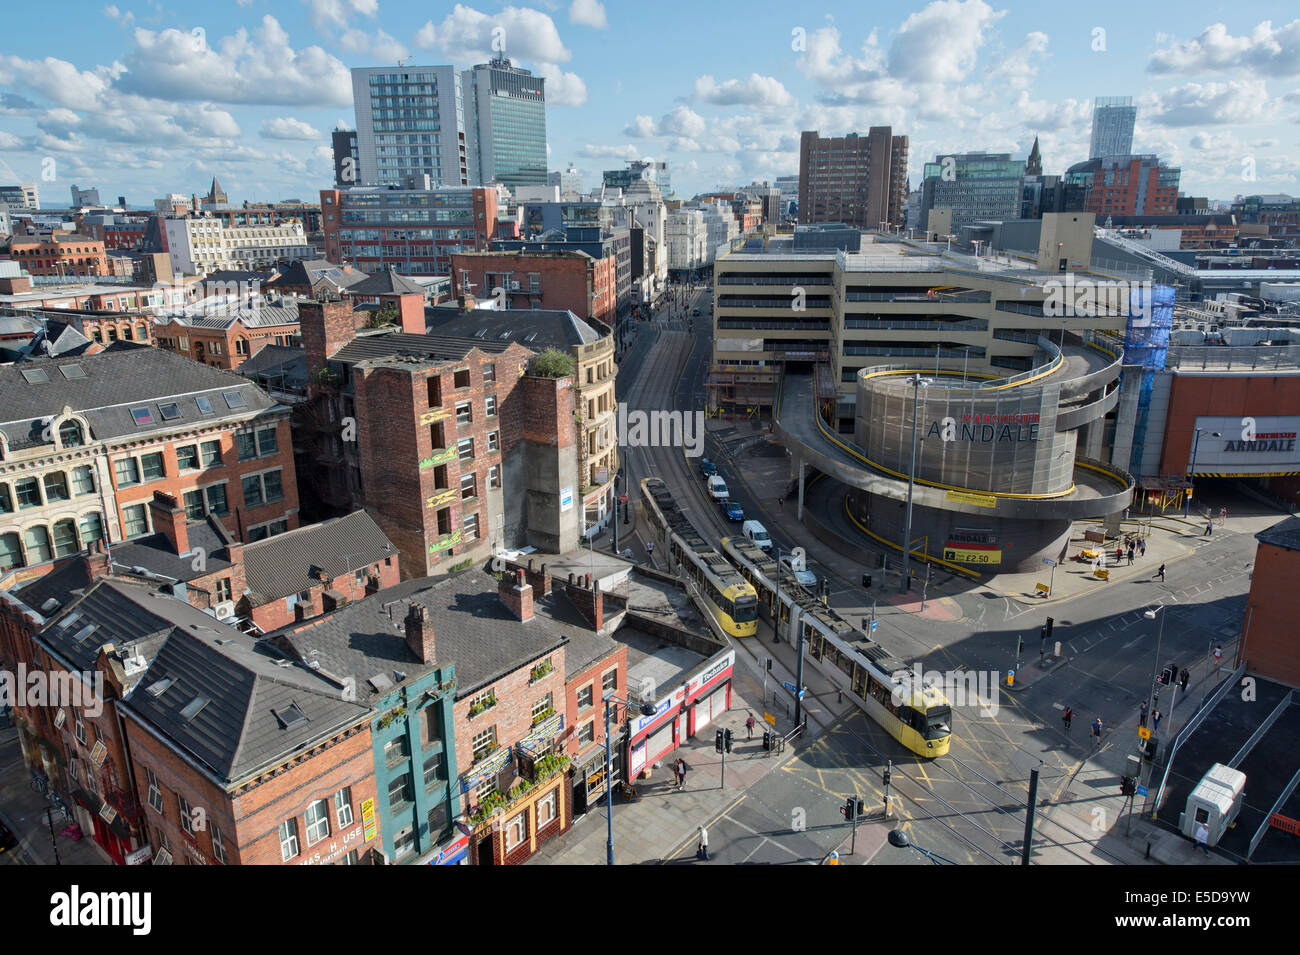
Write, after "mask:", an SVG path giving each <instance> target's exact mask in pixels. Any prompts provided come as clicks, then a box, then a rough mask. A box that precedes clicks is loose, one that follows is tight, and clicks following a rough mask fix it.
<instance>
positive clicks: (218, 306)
mask: <svg viewBox="0 0 1300 955" xmlns="http://www.w3.org/2000/svg"><path fill="white" fill-rule="evenodd" d="M158 322H159V324H166V323H167V322H175V323H176V324H178V325H185V326H187V327H189V328H212V329H225V328H230V327H231V326H232V325H234V324H235V322H240V323H242V324H243V326H244V327H245V328H269V327H272V326H278V325H297V324H298V300H297V299H296V298H294V297H292V296H288V297H285V298H279V299H276V300H275V301H274V302H267V301H264V300H262V299H261V298H253V299H251V300H249V301H244V302H231V301H225V300H223V299H205V300H204V301H201V302H195V303H194V304H192V305H186V306H185V307H184V308H178V309H173V310H171V311H161V312H159V313H158Z"/></svg>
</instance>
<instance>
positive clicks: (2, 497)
mask: <svg viewBox="0 0 1300 955" xmlns="http://www.w3.org/2000/svg"><path fill="white" fill-rule="evenodd" d="M13 511H14V499H13V498H12V497H10V496H9V485H8V484H0V514H12V513H13Z"/></svg>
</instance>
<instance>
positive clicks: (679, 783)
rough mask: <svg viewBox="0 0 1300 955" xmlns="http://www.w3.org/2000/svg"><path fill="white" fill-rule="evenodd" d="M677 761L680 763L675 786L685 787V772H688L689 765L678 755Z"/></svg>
mask: <svg viewBox="0 0 1300 955" xmlns="http://www.w3.org/2000/svg"><path fill="white" fill-rule="evenodd" d="M677 762H678V764H679V765H680V775H679V776H678V777H677V788H678V789H685V788H686V774H687V773H688V772H690V769H691V767H690V766H688V765H687V764H686V760H684V759H681V758H680V757H679V758H678V760H677Z"/></svg>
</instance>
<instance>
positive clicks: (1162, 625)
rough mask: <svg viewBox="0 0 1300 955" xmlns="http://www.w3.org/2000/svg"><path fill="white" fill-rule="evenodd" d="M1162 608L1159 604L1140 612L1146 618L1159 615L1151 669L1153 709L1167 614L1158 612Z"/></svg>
mask: <svg viewBox="0 0 1300 955" xmlns="http://www.w3.org/2000/svg"><path fill="white" fill-rule="evenodd" d="M1164 609H1165V607H1164V605H1163V604H1161V605H1159V606H1157V607H1156V608H1155V609H1153V610H1147V611H1146V612H1144V613H1143V614H1142V616H1144V617H1146V618H1147V619H1148V620H1154V619H1156V615H1157V614H1159V616H1160V629H1159V630H1158V631H1157V632H1156V662H1155V665H1154V667H1153V668H1152V670H1151V708H1152V709H1153V710H1154V709H1155V708H1156V698H1155V692H1156V680H1157V679H1158V678H1159V676H1160V643H1161V641H1163V640H1164V637H1165V617H1167V616H1169V615H1168V614H1164V613H1160V611H1162V610H1164Z"/></svg>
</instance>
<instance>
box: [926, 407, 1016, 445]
mask: <svg viewBox="0 0 1300 955" xmlns="http://www.w3.org/2000/svg"><path fill="white" fill-rule="evenodd" d="M1040 417H1041V416H1040V415H1039V414H1038V413H1036V412H1019V411H1018V412H1011V413H1009V414H963V415H962V416H961V422H960V423H959V422H958V421H957V419H956V418H951V417H949V418H943V419H941V420H939V421H931V422H930V430H929V431H927V432H926V433H925V436H926V437H927V438H928V437H931V436H932V435H933V436H935V437H937V438H939V440H940V441H979V442H982V443H986V444H988V443H1014V442H1017V441H1037V440H1038V422H1039V418H1040Z"/></svg>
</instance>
